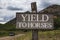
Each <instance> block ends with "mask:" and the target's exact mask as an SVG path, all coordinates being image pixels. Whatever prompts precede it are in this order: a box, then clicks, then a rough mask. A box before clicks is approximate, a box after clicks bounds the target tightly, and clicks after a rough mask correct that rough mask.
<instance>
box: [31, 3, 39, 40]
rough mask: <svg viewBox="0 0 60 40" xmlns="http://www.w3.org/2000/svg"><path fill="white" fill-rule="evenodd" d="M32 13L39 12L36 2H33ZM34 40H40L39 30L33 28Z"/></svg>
mask: <svg viewBox="0 0 60 40" xmlns="http://www.w3.org/2000/svg"><path fill="white" fill-rule="evenodd" d="M31 8H32V13H37V6H36V2H33V3H31ZM32 40H38V30H37V29H33V30H32Z"/></svg>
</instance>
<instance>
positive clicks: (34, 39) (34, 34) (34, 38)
mask: <svg viewBox="0 0 60 40" xmlns="http://www.w3.org/2000/svg"><path fill="white" fill-rule="evenodd" d="M32 40H38V30H32Z"/></svg>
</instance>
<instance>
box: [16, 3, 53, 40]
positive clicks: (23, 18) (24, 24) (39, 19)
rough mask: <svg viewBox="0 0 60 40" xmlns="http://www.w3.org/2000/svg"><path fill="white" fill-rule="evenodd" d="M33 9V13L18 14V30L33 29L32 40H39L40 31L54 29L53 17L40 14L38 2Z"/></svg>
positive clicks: (32, 4)
mask: <svg viewBox="0 0 60 40" xmlns="http://www.w3.org/2000/svg"><path fill="white" fill-rule="evenodd" d="M31 7H32V12H25V13H16V28H17V29H31V30H32V40H38V29H53V15H51V14H40V13H38V12H37V7H36V2H33V3H31Z"/></svg>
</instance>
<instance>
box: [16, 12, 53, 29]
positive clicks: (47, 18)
mask: <svg viewBox="0 0 60 40" xmlns="http://www.w3.org/2000/svg"><path fill="white" fill-rule="evenodd" d="M16 28H18V29H53V28H54V27H53V15H52V14H40V13H16Z"/></svg>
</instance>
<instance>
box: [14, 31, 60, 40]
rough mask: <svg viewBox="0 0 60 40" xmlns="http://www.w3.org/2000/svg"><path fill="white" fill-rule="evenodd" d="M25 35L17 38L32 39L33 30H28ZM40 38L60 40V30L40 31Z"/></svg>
mask: <svg viewBox="0 0 60 40" xmlns="http://www.w3.org/2000/svg"><path fill="white" fill-rule="evenodd" d="M24 34H25V35H23V36H21V37H18V38H16V39H15V40H32V32H31V31H30V32H26V33H24ZM38 39H39V40H60V30H53V31H39V32H38Z"/></svg>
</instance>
